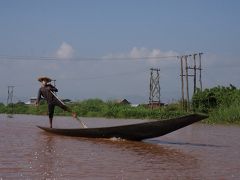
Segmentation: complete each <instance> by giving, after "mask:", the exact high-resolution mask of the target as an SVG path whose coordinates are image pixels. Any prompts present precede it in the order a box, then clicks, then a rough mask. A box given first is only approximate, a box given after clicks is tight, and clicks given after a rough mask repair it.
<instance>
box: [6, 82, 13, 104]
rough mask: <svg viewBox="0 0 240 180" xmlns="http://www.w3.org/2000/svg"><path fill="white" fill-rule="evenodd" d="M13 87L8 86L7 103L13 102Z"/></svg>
mask: <svg viewBox="0 0 240 180" xmlns="http://www.w3.org/2000/svg"><path fill="white" fill-rule="evenodd" d="M13 88H14V86H8V98H7V105H9V104H12V103H13Z"/></svg>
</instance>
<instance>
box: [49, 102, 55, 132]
mask: <svg viewBox="0 0 240 180" xmlns="http://www.w3.org/2000/svg"><path fill="white" fill-rule="evenodd" d="M54 108H55V106H54V105H53V104H48V116H49V124H50V128H52V120H53V114H54Z"/></svg>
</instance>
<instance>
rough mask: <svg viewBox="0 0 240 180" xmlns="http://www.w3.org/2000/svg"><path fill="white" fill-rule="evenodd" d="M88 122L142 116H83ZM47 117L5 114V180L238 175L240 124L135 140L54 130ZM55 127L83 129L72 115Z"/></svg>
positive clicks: (0, 121) (1, 130)
mask: <svg viewBox="0 0 240 180" xmlns="http://www.w3.org/2000/svg"><path fill="white" fill-rule="evenodd" d="M82 120H84V121H85V123H86V124H87V125H88V127H100V126H112V125H120V124H130V123H138V122H142V120H111V119H103V118H82ZM36 125H41V126H48V118H47V116H27V115H14V117H13V118H8V117H7V116H6V115H0V141H1V142H0V179H1V180H2V179H3V180H4V179H89V180H92V179H104V180H105V179H138V180H141V179H239V178H240V140H239V138H240V127H239V126H224V125H205V124H201V123H195V124H193V125H190V126H188V127H185V128H183V129H180V130H178V131H175V132H173V133H170V134H168V135H165V136H162V137H158V138H154V139H149V140H146V141H144V142H132V141H126V140H119V139H114V138H112V139H87V138H74V137H64V136H57V135H52V134H49V133H46V132H43V131H42V130H40V129H38V128H37V127H36ZM53 126H54V127H58V128H79V127H80V123H79V122H77V121H76V120H73V119H72V118H70V117H55V119H54V122H53Z"/></svg>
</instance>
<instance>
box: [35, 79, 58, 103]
mask: <svg viewBox="0 0 240 180" xmlns="http://www.w3.org/2000/svg"><path fill="white" fill-rule="evenodd" d="M51 91H52V92H58V89H57V88H55V87H54V86H53V85H51V84H48V85H46V86H44V87H41V88H39V91H38V96H37V103H39V101H40V100H41V99H42V97H43V98H44V99H45V100H46V101H47V103H48V104H55V102H56V101H57V99H56V97H55V96H54V95H53V94H52V93H51Z"/></svg>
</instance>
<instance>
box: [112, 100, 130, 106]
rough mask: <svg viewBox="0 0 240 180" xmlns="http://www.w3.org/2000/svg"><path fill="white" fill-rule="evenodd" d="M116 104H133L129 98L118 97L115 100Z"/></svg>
mask: <svg viewBox="0 0 240 180" xmlns="http://www.w3.org/2000/svg"><path fill="white" fill-rule="evenodd" d="M114 102H115V103H116V104H124V105H128V104H131V103H130V102H129V101H128V100H127V99H117V100H115V101H114Z"/></svg>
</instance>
